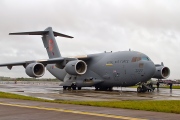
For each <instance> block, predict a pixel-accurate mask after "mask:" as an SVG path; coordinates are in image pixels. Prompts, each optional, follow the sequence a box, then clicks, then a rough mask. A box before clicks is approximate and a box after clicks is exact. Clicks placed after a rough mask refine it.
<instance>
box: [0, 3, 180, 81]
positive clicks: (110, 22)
mask: <svg viewBox="0 0 180 120" xmlns="http://www.w3.org/2000/svg"><path fill="white" fill-rule="evenodd" d="M179 6H180V1H179V0H0V36H1V39H0V63H6V62H16V61H24V60H33V59H34V60H36V59H47V58H48V56H47V53H46V50H45V49H44V47H43V43H42V40H41V38H40V36H9V35H8V33H10V32H21V31H37V30H38V31H40V30H44V29H45V28H47V27H49V26H51V27H53V30H54V31H57V32H61V33H64V34H68V35H71V36H73V37H74V38H73V39H67V38H60V37H57V38H56V40H57V42H58V45H59V48H60V51H61V54H62V56H75V55H84V54H93V53H99V52H104V51H113V52H115V51H124V50H129V48H130V49H131V50H134V51H139V52H142V53H144V54H146V55H148V56H149V57H150V58H151V59H152V60H153V62H154V63H156V64H158V63H161V62H164V65H165V66H167V67H169V68H170V70H171V76H170V78H171V79H179V78H180V72H179V68H180V56H179V52H180V7H179ZM0 76H10V77H27V75H26V73H25V70H24V68H23V67H13V69H12V70H11V71H9V70H8V69H7V68H0ZM44 77H53V76H52V75H50V73H49V72H47V71H46V74H45V76H44Z"/></svg>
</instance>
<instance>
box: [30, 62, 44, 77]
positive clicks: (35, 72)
mask: <svg viewBox="0 0 180 120" xmlns="http://www.w3.org/2000/svg"><path fill="white" fill-rule="evenodd" d="M44 73H45V68H44V65H43V64H42V63H31V64H29V65H28V66H27V67H26V74H27V75H28V76H29V77H42V76H43V75H44Z"/></svg>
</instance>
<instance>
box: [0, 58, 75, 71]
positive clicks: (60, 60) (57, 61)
mask: <svg viewBox="0 0 180 120" xmlns="http://www.w3.org/2000/svg"><path fill="white" fill-rule="evenodd" d="M76 59H77V58H63V57H61V58H52V59H44V60H43V59H42V60H32V61H23V62H14V63H4V64H0V67H4V66H7V68H8V69H11V68H12V67H13V66H24V67H26V66H27V65H28V64H30V63H42V64H43V65H44V66H46V65H47V64H61V63H63V62H64V61H72V60H76Z"/></svg>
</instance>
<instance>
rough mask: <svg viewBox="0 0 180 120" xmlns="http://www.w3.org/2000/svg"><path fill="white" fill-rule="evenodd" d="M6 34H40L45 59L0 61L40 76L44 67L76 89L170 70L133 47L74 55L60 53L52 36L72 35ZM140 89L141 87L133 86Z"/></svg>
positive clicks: (65, 85)
mask: <svg viewBox="0 0 180 120" xmlns="http://www.w3.org/2000/svg"><path fill="white" fill-rule="evenodd" d="M9 35H42V41H43V44H44V47H45V48H46V50H47V53H48V56H49V59H46V60H33V61H23V62H14V63H5V64H0V66H7V68H8V69H11V68H12V67H13V66H20V65H22V66H24V68H25V71H26V74H27V75H28V76H30V77H36V78H37V77H42V76H43V75H44V73H45V68H46V69H47V70H48V71H49V72H50V73H51V74H52V75H53V76H55V77H56V78H57V79H59V80H61V81H62V83H61V84H60V85H61V86H63V89H64V90H65V89H67V88H68V89H73V90H76V89H78V90H80V89H81V87H92V86H94V87H95V88H96V90H111V89H112V88H113V87H115V86H116V87H120V86H121V87H125V86H133V85H135V84H137V83H140V84H143V83H144V82H146V81H148V80H150V79H151V78H157V79H163V78H167V77H169V75H170V70H169V68H168V67H165V66H164V65H163V64H154V63H153V61H152V60H151V59H150V58H149V57H148V56H147V55H145V54H143V53H141V52H137V51H130V50H129V51H119V52H103V53H98V54H89V55H85V56H77V57H62V56H61V54H60V51H59V48H58V45H57V43H56V40H55V37H57V36H60V37H65V38H73V37H71V36H69V35H65V34H61V33H58V32H55V31H53V30H52V28H51V27H48V28H46V29H45V30H44V31H33V32H18V33H9ZM137 91H138V92H144V91H146V90H144V88H143V87H141V86H139V87H138V88H137Z"/></svg>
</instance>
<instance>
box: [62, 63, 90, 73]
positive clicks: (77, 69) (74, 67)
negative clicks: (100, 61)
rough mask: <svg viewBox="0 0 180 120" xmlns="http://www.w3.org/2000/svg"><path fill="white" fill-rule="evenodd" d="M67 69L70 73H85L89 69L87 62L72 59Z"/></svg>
mask: <svg viewBox="0 0 180 120" xmlns="http://www.w3.org/2000/svg"><path fill="white" fill-rule="evenodd" d="M65 70H66V72H67V73H68V74H70V75H83V74H84V73H86V71H87V64H86V63H85V62H84V61H82V60H74V61H70V62H68V63H67V64H66V66H65Z"/></svg>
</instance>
